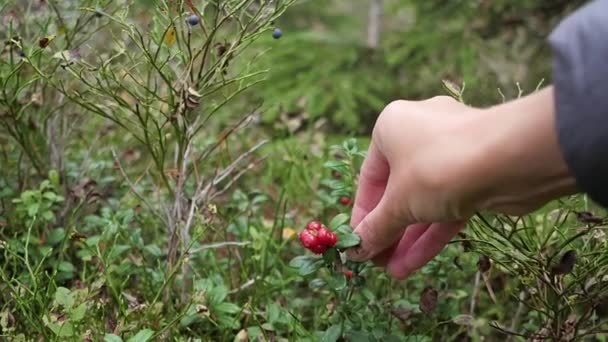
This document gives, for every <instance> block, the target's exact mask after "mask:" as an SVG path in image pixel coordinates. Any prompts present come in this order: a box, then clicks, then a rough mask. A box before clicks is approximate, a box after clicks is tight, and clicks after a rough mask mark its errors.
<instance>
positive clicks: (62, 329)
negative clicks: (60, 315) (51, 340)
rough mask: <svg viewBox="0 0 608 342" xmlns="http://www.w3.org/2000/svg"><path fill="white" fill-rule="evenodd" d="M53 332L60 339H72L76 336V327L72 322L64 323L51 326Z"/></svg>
mask: <svg viewBox="0 0 608 342" xmlns="http://www.w3.org/2000/svg"><path fill="white" fill-rule="evenodd" d="M50 327H51V330H53V332H54V333H55V335H57V336H59V337H72V336H74V327H73V326H72V324H71V323H70V322H63V324H61V325H60V324H56V323H53V324H51V326H50Z"/></svg>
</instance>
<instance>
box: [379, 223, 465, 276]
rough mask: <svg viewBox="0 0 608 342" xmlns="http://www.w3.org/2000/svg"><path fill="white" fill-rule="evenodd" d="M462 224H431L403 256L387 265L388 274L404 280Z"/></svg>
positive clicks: (425, 261)
mask: <svg viewBox="0 0 608 342" xmlns="http://www.w3.org/2000/svg"><path fill="white" fill-rule="evenodd" d="M464 224H465V223H464V222H454V223H433V224H432V225H431V226H430V227H429V228H428V229H427V230H426V232H424V234H422V235H421V236H420V237H419V238H418V239H417V240H416V242H415V243H414V244H413V245H412V246H411V247H410V248H409V249H408V250H407V252H406V253H405V254H396V255H395V257H394V258H391V260H390V261H389V263H388V266H387V269H388V271H389V273H390V274H391V275H392V276H393V277H395V278H398V279H405V278H407V277H408V276H409V275H410V274H411V273H413V272H414V271H416V270H417V269H419V268H421V267H422V266H424V265H425V264H426V263H428V262H429V261H430V260H431V259H433V258H434V257H435V256H436V255H437V254H439V253H440V252H441V251H442V250H443V248H444V247H445V245H447V243H448V242H450V240H451V239H452V238H453V237H454V236H455V235H456V234H458V232H460V230H462V228H463V227H464Z"/></svg>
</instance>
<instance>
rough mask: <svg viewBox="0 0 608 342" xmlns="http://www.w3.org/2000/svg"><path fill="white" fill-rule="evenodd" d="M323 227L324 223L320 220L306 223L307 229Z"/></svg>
mask: <svg viewBox="0 0 608 342" xmlns="http://www.w3.org/2000/svg"><path fill="white" fill-rule="evenodd" d="M322 227H323V224H322V223H321V222H319V221H310V222H308V224H307V225H306V229H308V230H319V229H321V228H322Z"/></svg>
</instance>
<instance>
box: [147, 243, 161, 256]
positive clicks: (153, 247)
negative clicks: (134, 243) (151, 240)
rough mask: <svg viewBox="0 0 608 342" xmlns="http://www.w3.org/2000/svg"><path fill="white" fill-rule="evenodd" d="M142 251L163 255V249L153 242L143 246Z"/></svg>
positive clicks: (153, 254)
mask: <svg viewBox="0 0 608 342" xmlns="http://www.w3.org/2000/svg"><path fill="white" fill-rule="evenodd" d="M144 251H146V252H147V253H149V254H151V255H152V256H155V257H161V256H162V255H163V251H162V250H161V249H160V247H158V246H157V245H153V244H151V245H146V246H144Z"/></svg>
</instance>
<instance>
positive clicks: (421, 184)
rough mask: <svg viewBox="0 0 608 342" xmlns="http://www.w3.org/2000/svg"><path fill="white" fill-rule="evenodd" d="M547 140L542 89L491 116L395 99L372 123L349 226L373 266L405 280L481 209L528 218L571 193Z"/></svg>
mask: <svg viewBox="0 0 608 342" xmlns="http://www.w3.org/2000/svg"><path fill="white" fill-rule="evenodd" d="M575 190H576V189H575V184H574V179H573V178H572V177H571V176H570V174H569V172H568V170H567V167H566V165H565V163H564V161H563V159H562V157H561V153H560V151H559V147H558V143H557V138H556V136H555V132H554V110H553V92H552V89H551V88H548V89H545V90H543V91H541V92H538V93H536V94H534V95H531V96H528V97H526V98H522V99H520V100H517V101H513V102H511V103H507V104H504V105H501V106H497V107H492V108H490V109H476V108H472V107H468V106H466V105H463V104H461V103H459V102H457V101H455V100H453V99H452V98H450V97H435V98H432V99H430V100H426V101H396V102H393V103H391V104H390V105H388V106H387V107H386V108H385V109H384V111H383V112H382V113H381V115H380V116H379V118H378V120H377V122H376V125H375V128H374V132H373V135H372V143H371V145H370V148H369V152H368V156H367V158H366V159H365V161H364V163H363V167H362V170H361V175H360V178H359V185H358V190H357V196H356V199H355V204H354V209H353V215H352V220H351V226H353V227H356V229H355V232H356V233H357V234H359V235H360V236H361V240H362V242H361V246H360V247H359V248H357V249H354V250H351V251H349V252H348V256H349V258H350V259H352V260H357V261H364V260H369V259H373V260H374V261H375V262H376V263H377V264H379V265H382V266H386V267H387V270H388V271H389V273H390V274H391V275H393V276H394V277H396V278H405V277H407V276H408V275H409V274H411V273H412V272H413V271H415V270H416V269H418V268H420V267H422V266H423V265H424V264H426V263H427V262H428V261H429V260H431V259H432V258H433V257H434V256H435V255H437V254H438V253H439V252H440V251H441V250H442V249H443V248H444V246H445V245H446V244H447V243H448V242H449V241H450V240H451V239H452V238H453V237H454V235H456V234H457V233H458V232H459V231H460V230H461V229H462V228H463V226H464V224H465V222H466V220H467V219H468V217H469V216H470V215H472V214H474V213H475V212H476V211H478V210H485V209H490V210H494V211H497V212H502V213H506V214H523V213H527V212H529V211H531V210H533V209H535V208H537V207H538V206H539V205H542V204H543V203H545V202H546V201H548V200H550V199H552V198H555V197H557V196H561V195H564V194H567V193H572V192H574V191H575Z"/></svg>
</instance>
